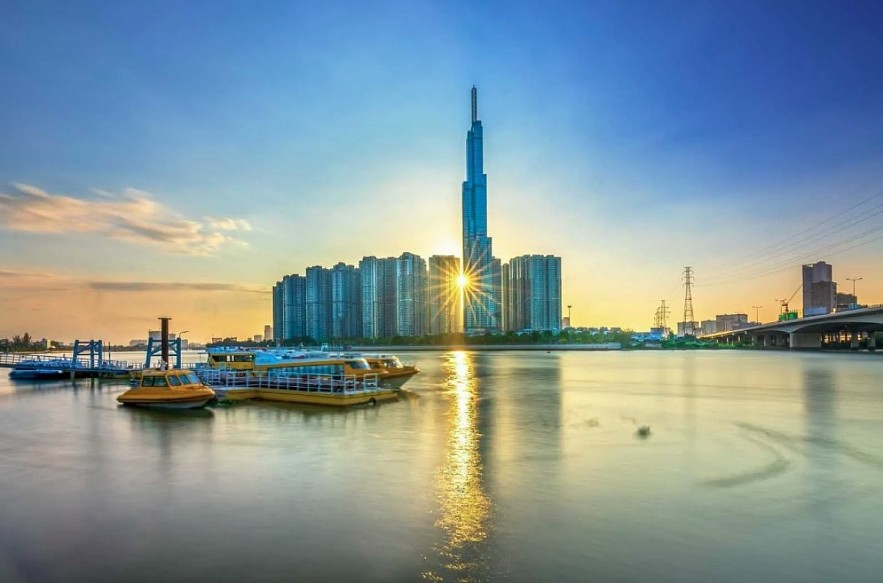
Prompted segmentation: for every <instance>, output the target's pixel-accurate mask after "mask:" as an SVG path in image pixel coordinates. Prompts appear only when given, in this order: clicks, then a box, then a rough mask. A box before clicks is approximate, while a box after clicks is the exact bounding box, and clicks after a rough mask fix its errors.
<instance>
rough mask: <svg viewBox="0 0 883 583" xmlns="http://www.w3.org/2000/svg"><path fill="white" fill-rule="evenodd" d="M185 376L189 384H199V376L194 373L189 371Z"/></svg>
mask: <svg viewBox="0 0 883 583" xmlns="http://www.w3.org/2000/svg"><path fill="white" fill-rule="evenodd" d="M187 378H188V379H189V380H190V384H191V385H198V384H199V377H197V376H196V375H195V374H193V373H189V374H188V375H187Z"/></svg>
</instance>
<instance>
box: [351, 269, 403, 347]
mask: <svg viewBox="0 0 883 583" xmlns="http://www.w3.org/2000/svg"><path fill="white" fill-rule="evenodd" d="M397 269H398V259H396V258H395V257H386V258H377V257H373V256H371V257H363V258H362V260H361V261H360V262H359V274H360V279H361V286H362V335H363V336H364V337H365V338H391V337H393V336H395V335H396V334H397V330H398V322H397V317H396V309H397V297H398V295H397V291H398V290H397V285H396V270H397Z"/></svg>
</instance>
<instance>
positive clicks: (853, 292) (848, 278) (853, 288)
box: [846, 277, 864, 304]
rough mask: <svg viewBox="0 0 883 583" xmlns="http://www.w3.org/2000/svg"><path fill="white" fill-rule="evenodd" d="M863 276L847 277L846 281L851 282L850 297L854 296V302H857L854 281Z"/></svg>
mask: <svg viewBox="0 0 883 583" xmlns="http://www.w3.org/2000/svg"><path fill="white" fill-rule="evenodd" d="M863 279H864V277H847V278H846V281H851V282H852V297H854V298H855V303H856V304H857V303H858V298H857V297H856V295H855V282H857V281H861V280H863Z"/></svg>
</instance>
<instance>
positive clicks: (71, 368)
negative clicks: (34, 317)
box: [0, 340, 144, 379]
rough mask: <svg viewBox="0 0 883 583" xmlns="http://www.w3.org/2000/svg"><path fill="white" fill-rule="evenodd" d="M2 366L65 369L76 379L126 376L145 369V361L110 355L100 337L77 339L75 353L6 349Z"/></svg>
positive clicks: (17, 368)
mask: <svg viewBox="0 0 883 583" xmlns="http://www.w3.org/2000/svg"><path fill="white" fill-rule="evenodd" d="M0 367H3V368H11V369H13V370H53V371H62V372H64V373H65V375H68V376H69V378H72V379H73V378H102V379H106V378H119V379H122V378H128V377H129V376H131V375H132V374H133V373H138V372H140V371H141V370H142V369H143V368H144V364H143V363H140V362H128V361H125V360H111V359H109V358H106V357H105V352H104V347H103V344H102V342H101V341H100V340H87V341H81V340H76V341H75V342H74V351H73V355H72V356H64V355H58V354H52V353H39V354H33V353H30V354H29V353H17V352H6V353H2V354H0Z"/></svg>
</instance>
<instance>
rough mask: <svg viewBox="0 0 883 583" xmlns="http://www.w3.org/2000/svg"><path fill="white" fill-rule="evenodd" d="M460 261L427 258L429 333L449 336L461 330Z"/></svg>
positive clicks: (454, 258) (436, 256)
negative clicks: (458, 280)
mask: <svg viewBox="0 0 883 583" xmlns="http://www.w3.org/2000/svg"><path fill="white" fill-rule="evenodd" d="M459 275H460V259H458V258H457V257H454V256H453V255H433V256H432V257H430V258H429V286H428V293H429V333H430V334H450V333H453V332H460V331H461V330H462V329H463V316H462V314H461V313H460V287H459V286H458V285H457V278H458V276H459Z"/></svg>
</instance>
